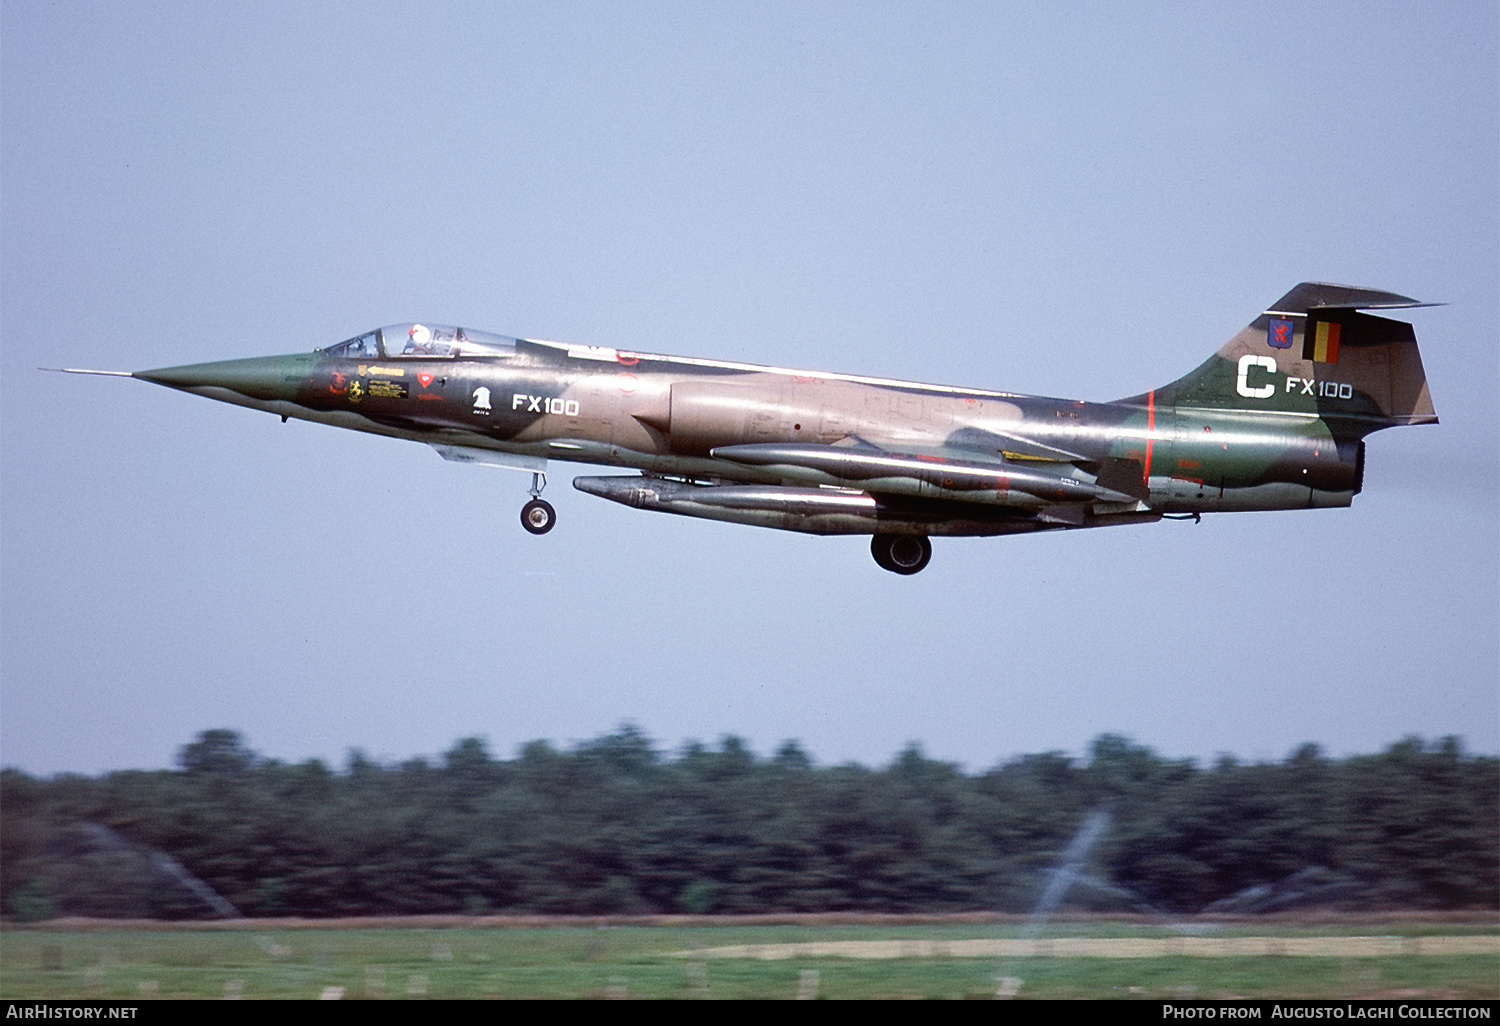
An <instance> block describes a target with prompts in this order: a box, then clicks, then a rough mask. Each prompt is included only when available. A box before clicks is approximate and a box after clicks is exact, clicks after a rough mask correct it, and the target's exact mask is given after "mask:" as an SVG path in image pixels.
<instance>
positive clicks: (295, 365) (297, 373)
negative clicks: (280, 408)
mask: <svg viewBox="0 0 1500 1026" xmlns="http://www.w3.org/2000/svg"><path fill="white" fill-rule="evenodd" d="M308 362H310V361H309V359H308V358H306V357H300V356H262V357H254V358H251V359H248V360H220V361H218V362H215V363H193V364H187V365H186V366H182V367H162V368H160V369H158V370H148V371H136V372H135V374H134V375H132V376H133V377H137V378H140V379H141V380H142V381H150V382H152V383H153V384H157V385H165V386H167V387H168V388H177V389H181V390H182V391H184V392H199V393H204V394H212V392H214V391H215V390H227V391H230V392H237V393H239V394H240V395H243V396H249V397H250V398H252V399H292V398H294V397H295V396H296V394H297V388H298V386H299V385H300V384H301V383H302V381H303V378H304V377H305V376H306V365H307V363H308Z"/></svg>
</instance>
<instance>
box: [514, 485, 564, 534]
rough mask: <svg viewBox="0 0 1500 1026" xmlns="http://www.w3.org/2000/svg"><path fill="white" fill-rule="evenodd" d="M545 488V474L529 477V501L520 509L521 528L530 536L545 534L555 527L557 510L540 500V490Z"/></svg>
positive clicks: (550, 504)
mask: <svg viewBox="0 0 1500 1026" xmlns="http://www.w3.org/2000/svg"><path fill="white" fill-rule="evenodd" d="M546 487H547V475H546V474H540V473H533V474H532V475H531V490H530V495H531V501H530V502H528V503H527V504H526V505H524V506H522V507H521V526H522V527H524V528H526V530H528V531H530V532H531V533H532V534H546V533H547V532H548V531H550V530H552V528H553V527H555V526H556V525H557V510H555V509H553V508H552V503H550V502H547V501H546V500H545V499H543V498H542V489H543V488H546Z"/></svg>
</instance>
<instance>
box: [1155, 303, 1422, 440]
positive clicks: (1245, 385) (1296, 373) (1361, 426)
mask: <svg viewBox="0 0 1500 1026" xmlns="http://www.w3.org/2000/svg"><path fill="white" fill-rule="evenodd" d="M1431 305H1434V304H1431V303H1419V302H1417V301H1416V300H1415V299H1408V298H1407V297H1405V296H1398V295H1395V294H1394V293H1390V292H1378V291H1376V290H1374V289H1360V288H1351V287H1349V286H1347V285H1325V284H1320V283H1316V282H1303V283H1302V284H1301V285H1298V286H1297V287H1296V288H1294V289H1292V291H1290V292H1288V293H1287V294H1286V295H1285V296H1283V297H1281V299H1279V300H1277V301H1276V303H1274V304H1273V305H1272V306H1271V308H1270V309H1269V310H1267V311H1265V312H1264V313H1262V314H1261V315H1260V316H1259V317H1257V318H1256V319H1255V320H1254V321H1252V322H1251V323H1250V324H1249V326H1247V327H1246V328H1245V329H1244V330H1242V331H1241V332H1240V333H1239V334H1237V335H1235V336H1234V338H1232V339H1230V340H1229V341H1228V342H1226V343H1225V344H1224V346H1223V347H1222V348H1221V349H1220V350H1219V351H1218V352H1217V353H1215V354H1214V355H1213V356H1211V357H1210V358H1209V359H1208V361H1207V362H1205V363H1204V364H1203V365H1202V366H1201V367H1199V368H1198V369H1197V370H1195V371H1193V372H1192V373H1191V374H1188V375H1187V376H1186V377H1183V378H1179V379H1178V380H1176V381H1174V382H1172V383H1171V384H1170V385H1167V386H1166V387H1165V388H1160V389H1157V391H1156V395H1155V402H1156V404H1157V405H1162V406H1197V407H1208V408H1214V409H1231V410H1256V411H1263V412H1268V413H1304V414H1306V413H1311V414H1314V415H1316V416H1319V417H1322V418H1324V419H1332V420H1341V421H1344V422H1346V425H1347V426H1348V427H1349V428H1351V429H1352V430H1353V431H1354V432H1355V433H1356V434H1357V435H1364V434H1368V433H1369V432H1371V431H1378V430H1379V429H1381V428H1387V427H1396V426H1398V425H1403V424H1436V423H1437V413H1436V412H1435V411H1434V409H1433V406H1432V395H1431V393H1430V392H1429V391H1428V388H1427V375H1426V373H1425V372H1424V371H1423V370H1422V357H1421V355H1420V354H1419V353H1418V352H1417V338H1416V334H1415V333H1414V332H1413V331H1412V327H1411V325H1410V324H1407V323H1406V322H1405V321H1392V320H1386V319H1385V318H1382V317H1372V316H1370V315H1368V314H1362V313H1359V312H1358V311H1360V310H1372V309H1374V310H1391V309H1402V308H1407V307H1416V306H1431ZM1143 398H1144V397H1143Z"/></svg>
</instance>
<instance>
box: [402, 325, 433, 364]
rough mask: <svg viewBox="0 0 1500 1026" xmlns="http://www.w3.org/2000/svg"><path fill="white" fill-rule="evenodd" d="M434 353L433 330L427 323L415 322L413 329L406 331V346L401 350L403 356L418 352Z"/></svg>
mask: <svg viewBox="0 0 1500 1026" xmlns="http://www.w3.org/2000/svg"><path fill="white" fill-rule="evenodd" d="M431 353H432V330H431V329H430V328H428V327H426V326H425V325H421V324H413V325H412V326H411V330H410V331H408V332H407V333H406V348H405V349H403V350H402V351H401V354H402V355H403V356H407V355H412V354H417V355H422V356H427V355H430V354H431Z"/></svg>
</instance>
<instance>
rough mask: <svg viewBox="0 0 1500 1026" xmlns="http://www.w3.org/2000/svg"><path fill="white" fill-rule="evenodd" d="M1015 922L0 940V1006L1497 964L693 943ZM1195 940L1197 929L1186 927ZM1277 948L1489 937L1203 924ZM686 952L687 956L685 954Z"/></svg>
mask: <svg viewBox="0 0 1500 1026" xmlns="http://www.w3.org/2000/svg"><path fill="white" fill-rule="evenodd" d="M1022 930H1023V928H1022V927H1021V926H1020V925H1017V924H993V923H972V922H967V923H943V922H929V923H902V924H897V925H793V926H751V925H738V924H730V925H702V924H701V923H695V924H691V925H682V926H676V925H665V926H662V925H653V926H637V925H619V926H609V927H605V928H601V927H598V926H587V925H567V926H545V927H532V928H514V927H510V928H480V929H471V928H443V929H427V928H417V927H399V926H397V927H391V926H372V927H370V928H364V929H346V928H331V929H321V928H298V929H278V930H270V931H256V930H253V929H245V928H238V929H177V928H174V929H136V930H117V929H107V928H90V929H63V928H56V927H53V928H48V927H26V928H22V927H13V926H12V927H7V928H5V929H4V931H3V932H0V998H20V999H44V998H113V999H134V998H218V997H224V996H226V995H229V996H243V997H245V998H251V999H253V998H317V997H319V996H321V995H323V994H324V993H325V992H328V991H329V990H330V988H342V995H343V996H344V997H346V998H383V999H409V998H596V997H630V998H711V999H712V998H793V997H797V996H798V995H799V993H800V994H801V995H803V996H812V995H813V994H814V993H815V994H816V996H818V997H822V998H903V997H919V998H988V997H993V996H994V995H995V993H996V990H997V978H999V977H1002V976H1011V977H1018V978H1019V979H1020V980H1021V983H1020V987H1019V993H1018V995H1017V996H1018V997H1021V998H1027V997H1038V998H1156V999H1160V998H1185V997H1200V998H1224V997H1248V998H1293V997H1306V998H1359V997H1408V998H1418V997H1429V998H1469V999H1474V998H1497V997H1500V956H1497V955H1496V954H1494V953H1488V954H1432V955H1415V956H1413V955H1399V956H1387V957H1338V956H1324V957H1299V956H1253V957H1242V956H1235V957H1217V958H1196V957H1183V956H1171V957H1150V958H1139V957H1135V958H1130V957H1111V958H1092V957H1090V958H1055V957H1023V958H1009V957H1008V958H957V957H925V958H917V957H898V958H883V959H873V958H851V957H837V958H831V957H807V956H805V955H803V954H800V953H795V954H792V955H791V957H784V958H776V959H765V958H726V957H718V956H716V955H713V954H711V953H709V951H708V949H712V948H721V947H725V946H729V945H747V944H756V945H761V944H776V945H784V944H798V943H807V942H828V941H897V942H918V941H957V940H967V939H980V938H985V939H991V938H1003V937H1018V936H1020V935H1021V934H1022ZM1195 932H1198V933H1203V932H1204V928H1200V929H1199V930H1197V931H1195ZM1207 932H1208V935H1211V936H1222V937H1233V936H1237V935H1238V936H1256V937H1265V936H1277V937H1308V936H1321V937H1339V936H1350V937H1354V936H1358V937H1372V936H1379V937H1427V936H1442V935H1454V936H1464V937H1474V936H1480V935H1484V936H1494V935H1495V934H1496V933H1497V932H1500V931H1497V927H1496V925H1495V924H1494V923H1493V922H1491V923H1488V924H1485V923H1475V922H1462V923H1454V922H1436V921H1430V922H1426V921H1412V920H1397V921H1393V922H1384V923H1374V922H1369V921H1366V922H1361V923H1357V924H1346V925H1338V926H1330V925H1327V924H1324V925H1317V926H1313V925H1307V926H1301V925H1296V924H1291V923H1286V922H1276V923H1274V924H1253V925H1248V924H1236V925H1234V926H1215V927H1211V928H1207ZM1172 934H1173V931H1171V930H1169V929H1167V928H1163V927H1153V926H1149V925H1142V924H1139V923H1111V922H1096V923H1059V924H1053V925H1052V926H1051V927H1049V928H1048V930H1047V931H1046V933H1045V935H1044V936H1045V937H1049V938H1060V937H1085V936H1087V937H1119V938H1129V937H1136V938H1154V937H1163V936H1171V935H1172ZM695 952H697V953H696V954H695Z"/></svg>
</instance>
